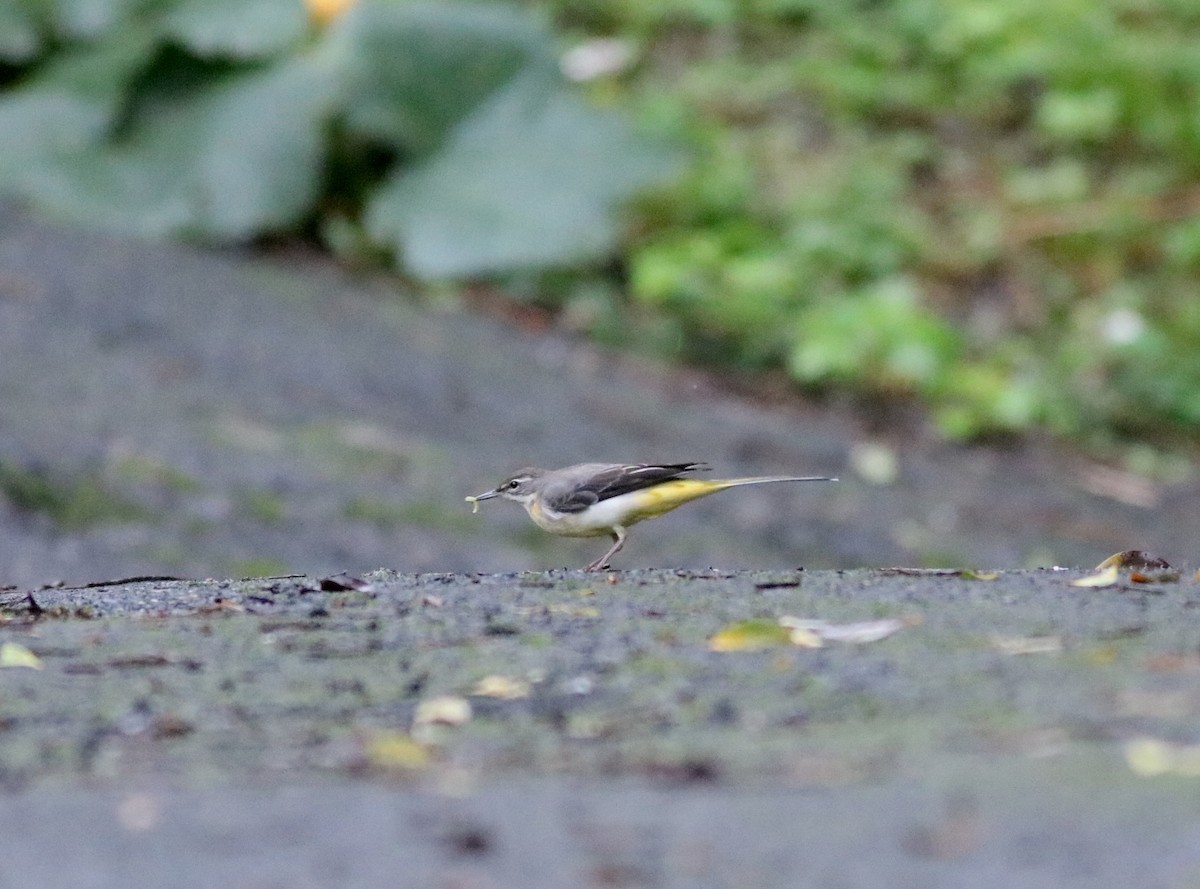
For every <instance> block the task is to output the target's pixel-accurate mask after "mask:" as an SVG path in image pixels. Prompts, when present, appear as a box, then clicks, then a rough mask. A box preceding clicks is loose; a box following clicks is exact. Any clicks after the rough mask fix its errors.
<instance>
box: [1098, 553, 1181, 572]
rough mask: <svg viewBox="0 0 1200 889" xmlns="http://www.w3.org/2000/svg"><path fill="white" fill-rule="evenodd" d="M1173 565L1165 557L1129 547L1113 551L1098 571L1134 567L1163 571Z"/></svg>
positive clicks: (1099, 566)
mask: <svg viewBox="0 0 1200 889" xmlns="http://www.w3.org/2000/svg"><path fill="white" fill-rule="evenodd" d="M1170 567H1171V566H1170V565H1169V564H1168V563H1167V561H1166V560H1165V559H1160V558H1159V557H1158V556H1154V555H1151V554H1150V553H1148V552H1145V551H1143V550H1140V549H1127V550H1124V551H1123V552H1119V553H1113V554H1112V555H1111V556H1109V557H1108V558H1107V559H1105V560H1104V561H1103V562H1101V563H1100V564H1099V565H1097V566H1096V570H1097V571H1104V570H1105V569H1108V568H1134V569H1140V570H1143V571H1146V570H1150V571H1163V570H1166V569H1168V568H1170Z"/></svg>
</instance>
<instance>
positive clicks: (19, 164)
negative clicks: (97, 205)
mask: <svg viewBox="0 0 1200 889" xmlns="http://www.w3.org/2000/svg"><path fill="white" fill-rule="evenodd" d="M155 45H156V44H155V39H154V37H153V35H152V34H151V33H150V31H149V30H147V29H145V28H134V27H131V28H128V29H125V30H123V31H122V32H121V33H120V34H119V35H117V36H116V37H114V38H113V39H112V40H109V41H107V42H105V43H103V44H98V45H95V46H88V47H85V48H82V49H76V50H73V51H70V52H67V53H64V54H62V55H61V56H59V57H58V58H56V59H54V60H53V61H52V62H50V63H48V64H47V65H46V66H44V67H43V68H42V69H41V70H40V71H39V72H38V73H37V74H36V75H35V76H34V77H33V78H32V79H31V80H30V81H28V82H27V83H26V84H25V85H24V86H23V87H22V88H20V89H16V90H12V91H10V92H8V93H6V94H4V95H3V96H0V133H3V134H4V150H3V151H0V186H2V187H4V188H5V189H8V190H13V191H16V192H18V193H21V194H27V195H28V194H38V193H39V189H42V188H45V189H47V190H49V191H54V190H56V189H57V188H60V187H62V186H61V185H58V184H57V183H58V181H59V180H58V175H59V170H58V164H59V162H60V161H61V160H62V159H63V158H65V157H70V156H73V155H76V154H79V153H80V152H85V151H88V150H90V149H92V148H93V147H94V146H95V145H97V144H98V143H99V142H100V141H101V140H102V139H103V138H104V137H105V136H106V135H107V133H108V131H109V130H110V129H111V127H112V126H113V123H114V120H115V118H116V116H117V114H118V112H119V111H120V108H121V105H122V103H123V101H124V94H125V92H126V90H127V89H128V87H129V84H130V82H131V81H132V80H133V79H134V78H135V77H136V76H137V75H138V74H139V73H140V72H141V71H142V70H143V69H144V68H145V66H146V65H147V64H148V63H149V61H150V59H151V57H152V55H153V53H154V50H155Z"/></svg>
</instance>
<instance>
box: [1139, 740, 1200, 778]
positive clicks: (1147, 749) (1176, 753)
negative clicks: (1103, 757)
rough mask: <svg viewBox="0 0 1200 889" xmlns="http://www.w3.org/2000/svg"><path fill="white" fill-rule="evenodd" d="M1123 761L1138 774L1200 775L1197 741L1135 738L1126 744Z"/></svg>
mask: <svg viewBox="0 0 1200 889" xmlns="http://www.w3.org/2000/svg"><path fill="white" fill-rule="evenodd" d="M1125 764H1126V765H1128V766H1129V769H1130V771H1132V772H1133V773H1134V774H1135V775H1137V776H1139V777H1141V778H1157V777H1159V776H1160V775H1180V776H1182V777H1184V778H1200V745H1197V744H1172V743H1170V742H1168V741H1160V740H1159V739H1158V738H1134V739H1133V740H1132V741H1129V742H1128V743H1126V745H1125Z"/></svg>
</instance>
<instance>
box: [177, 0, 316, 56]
mask: <svg viewBox="0 0 1200 889" xmlns="http://www.w3.org/2000/svg"><path fill="white" fill-rule="evenodd" d="M307 24H308V22H307V16H306V13H305V10H304V6H303V4H302V3H300V2H299V0H175V2H174V3H172V4H171V5H170V6H169V8H168V9H167V12H166V15H165V17H164V21H163V25H164V28H165V30H166V33H168V34H169V35H171V36H172V37H175V38H176V39H178V40H179V42H180V43H182V44H183V45H184V46H186V47H187V48H188V49H190V50H192V51H193V52H195V53H196V54H197V55H200V56H213V55H225V56H232V57H235V58H258V57H262V56H268V55H271V54H273V53H277V52H279V51H280V50H283V49H285V48H286V47H288V46H289V45H291V44H294V43H296V42H297V41H298V40H299V39H300V38H301V37H302V36H304V32H305V28H306V27H307Z"/></svg>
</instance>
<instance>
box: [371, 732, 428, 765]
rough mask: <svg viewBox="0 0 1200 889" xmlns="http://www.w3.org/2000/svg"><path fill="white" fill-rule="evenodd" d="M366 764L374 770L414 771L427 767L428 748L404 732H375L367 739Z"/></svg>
mask: <svg viewBox="0 0 1200 889" xmlns="http://www.w3.org/2000/svg"><path fill="white" fill-rule="evenodd" d="M366 758H367V763H368V764H369V765H371V766H374V767H375V768H380V769H394V770H398V771H414V770H416V769H422V768H424V767H425V766H427V765H429V761H430V756H429V748H427V747H426V746H425V745H424V744H422V743H420V742H419V741H416V740H415V739H413V737H412V736H411V735H407V734H405V733H404V732H376V733H375V734H373V735H371V736H370V737H369V738H367V742H366Z"/></svg>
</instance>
